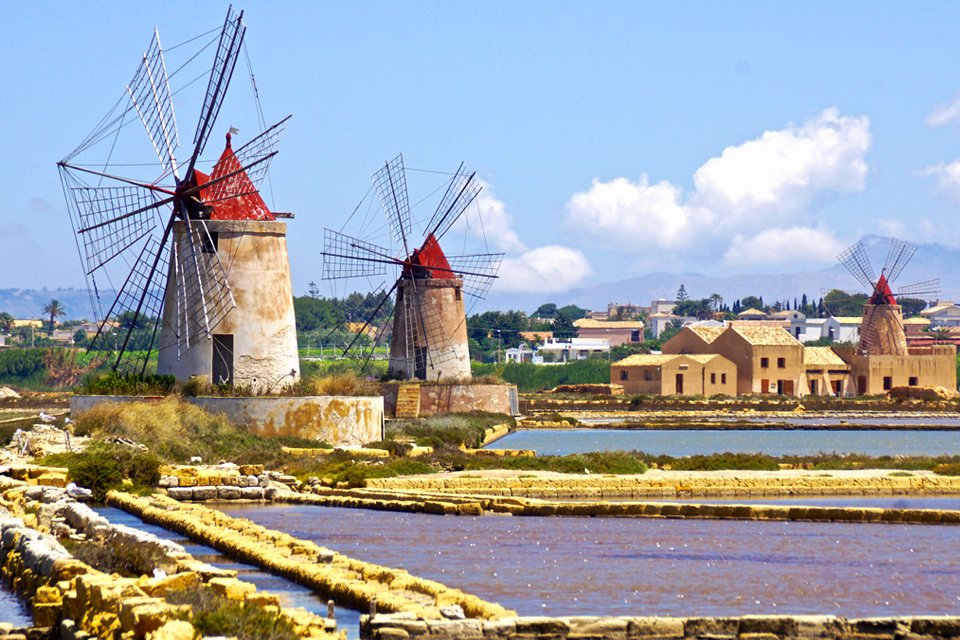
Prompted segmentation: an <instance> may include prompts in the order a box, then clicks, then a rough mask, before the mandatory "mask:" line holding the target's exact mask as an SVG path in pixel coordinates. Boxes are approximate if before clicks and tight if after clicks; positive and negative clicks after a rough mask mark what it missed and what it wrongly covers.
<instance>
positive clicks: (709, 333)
mask: <svg viewBox="0 0 960 640" xmlns="http://www.w3.org/2000/svg"><path fill="white" fill-rule="evenodd" d="M687 329H689V330H690V331H693V332H694V333H695V334H697V335H698V336H700V338H702V339H703V341H704V342H706V343H707V344H709V343H711V342H713V341H714V340H716V339H717V338H718V337H720V334H721V333H723V332H724V331H726V330H727V328H726V327H704V326H698V325H690V326H688V327H687Z"/></svg>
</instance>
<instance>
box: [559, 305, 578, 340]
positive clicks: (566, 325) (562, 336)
mask: <svg viewBox="0 0 960 640" xmlns="http://www.w3.org/2000/svg"><path fill="white" fill-rule="evenodd" d="M577 331H578V329H577V327H576V326H574V324H573V318H570V317H568V316H567V315H566V314H565V313H564V312H563V311H562V310H560V311H557V317H556V318H554V320H553V337H554V338H557V339H559V340H569V339H571V338H576V337H577Z"/></svg>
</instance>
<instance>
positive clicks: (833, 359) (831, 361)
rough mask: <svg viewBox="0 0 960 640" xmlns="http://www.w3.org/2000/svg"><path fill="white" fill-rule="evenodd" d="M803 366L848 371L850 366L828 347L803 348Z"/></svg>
mask: <svg viewBox="0 0 960 640" xmlns="http://www.w3.org/2000/svg"><path fill="white" fill-rule="evenodd" d="M803 364H804V365H806V366H808V367H809V366H811V365H819V366H822V367H832V368H834V369H849V368H850V365H848V364H847V363H846V362H844V361H843V359H842V358H841V357H840V356H838V355H837V354H836V353H835V352H834V350H833V349H831V348H830V347H804V348H803Z"/></svg>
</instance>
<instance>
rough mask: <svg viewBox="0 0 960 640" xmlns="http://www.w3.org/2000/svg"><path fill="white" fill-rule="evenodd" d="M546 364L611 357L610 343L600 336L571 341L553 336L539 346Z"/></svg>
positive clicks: (540, 353) (539, 351) (539, 353)
mask: <svg viewBox="0 0 960 640" xmlns="http://www.w3.org/2000/svg"><path fill="white" fill-rule="evenodd" d="M537 355H538V356H540V357H541V358H542V359H543V360H542V362H543V363H544V364H547V363H561V362H569V361H571V360H586V359H587V358H592V357H609V356H610V343H609V342H608V341H607V340H605V339H600V338H571V339H570V340H569V341H562V340H557V339H556V338H551V339H549V340H547V341H546V342H545V343H544V344H542V345H540V346H539V347H538V348H537Z"/></svg>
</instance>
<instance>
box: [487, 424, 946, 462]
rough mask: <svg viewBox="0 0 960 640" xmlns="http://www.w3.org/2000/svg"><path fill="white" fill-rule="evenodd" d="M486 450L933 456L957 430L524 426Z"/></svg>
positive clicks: (566, 452) (545, 452)
mask: <svg viewBox="0 0 960 640" xmlns="http://www.w3.org/2000/svg"><path fill="white" fill-rule="evenodd" d="M487 448H489V449H532V450H534V451H536V452H537V455H569V454H571V453H588V452H591V451H643V452H645V453H648V454H650V455H669V456H692V455H707V454H711V453H723V452H727V451H729V452H734V453H765V454H768V455H773V456H785V455H796V456H802V455H816V454H818V453H859V454H864V455H869V456H896V455H903V456H908V455H916V456H939V455H957V454H960V432H958V431H894V430H877V431H863V430H857V431H830V430H819V431H767V430H753V431H743V430H737V431H731V430H723V429H718V430H702V429H684V430H664V429H642V430H623V429H529V430H519V431H514V432H513V433H511V434H509V435H507V436H505V437H503V438H501V439H499V440H497V441H496V442H494V443H492V444H490V445H489V446H488V447H487Z"/></svg>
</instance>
